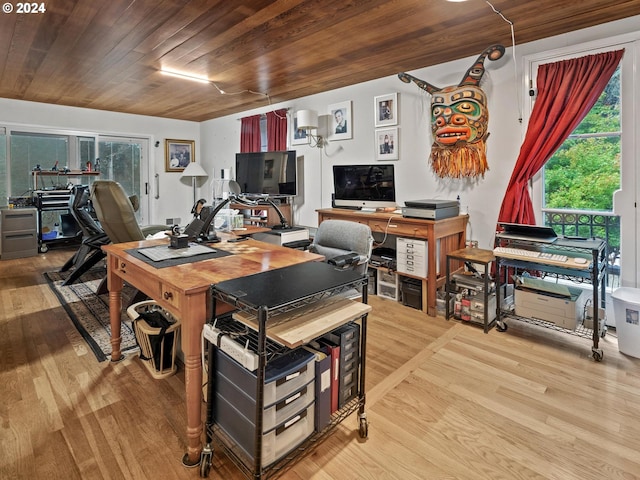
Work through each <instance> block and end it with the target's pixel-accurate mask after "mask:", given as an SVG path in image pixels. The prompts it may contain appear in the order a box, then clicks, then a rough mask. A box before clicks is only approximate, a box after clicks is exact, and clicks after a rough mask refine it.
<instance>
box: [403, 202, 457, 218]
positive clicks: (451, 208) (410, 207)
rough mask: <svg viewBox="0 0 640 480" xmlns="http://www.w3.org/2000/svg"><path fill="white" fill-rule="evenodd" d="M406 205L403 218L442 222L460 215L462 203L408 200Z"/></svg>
mask: <svg viewBox="0 0 640 480" xmlns="http://www.w3.org/2000/svg"><path fill="white" fill-rule="evenodd" d="M404 204H405V205H406V206H404V207H402V216H403V217H411V218H426V219H427V220H441V219H443V218H449V217H457V216H458V215H459V214H460V202H458V201H457V200H430V199H426V200H407V201H406V202H404Z"/></svg>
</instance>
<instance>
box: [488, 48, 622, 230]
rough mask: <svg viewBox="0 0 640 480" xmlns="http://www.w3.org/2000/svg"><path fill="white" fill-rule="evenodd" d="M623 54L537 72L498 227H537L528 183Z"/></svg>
mask: <svg viewBox="0 0 640 480" xmlns="http://www.w3.org/2000/svg"><path fill="white" fill-rule="evenodd" d="M623 53H624V50H616V51H611V52H605V53H599V54H595V55H587V56H585V57H580V58H573V59H570V60H563V61H560V62H554V63H548V64H545V65H541V66H540V67H539V68H538V76H537V88H538V98H537V99H536V102H535V104H534V106H533V110H532V112H531V118H530V119H529V126H528V127H527V133H526V135H525V139H524V142H523V143H522V146H521V147H520V153H519V155H518V159H517V161H516V165H515V167H514V170H513V173H512V174H511V179H510V180H509V184H508V186H507V191H506V193H505V196H504V199H503V200H502V206H501V207H500V214H499V216H498V221H499V222H511V223H523V224H530V225H535V223H536V220H535V214H534V211H533V205H532V203H531V197H530V195H529V189H528V183H529V180H531V178H533V176H534V175H535V174H536V173H537V172H538V171H539V170H540V169H541V168H542V167H543V166H544V164H545V163H546V162H547V160H549V158H551V156H552V155H553V154H554V153H555V151H556V150H557V149H558V148H559V147H560V146H561V145H562V143H563V142H564V141H565V140H566V139H567V137H568V136H569V135H570V134H571V132H573V130H574V129H575V128H576V127H577V126H578V124H579V123H580V122H581V121H582V119H583V118H584V117H585V115H586V114H587V113H588V112H589V110H591V108H592V107H593V105H594V104H595V103H596V101H597V100H598V98H599V97H600V94H601V93H602V92H603V90H604V88H605V87H606V86H607V83H608V82H609V80H610V79H611V76H612V75H613V73H614V72H615V70H616V68H617V66H618V63H620V59H621V58H622V55H623Z"/></svg>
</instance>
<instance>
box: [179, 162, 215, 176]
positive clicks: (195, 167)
mask: <svg viewBox="0 0 640 480" xmlns="http://www.w3.org/2000/svg"><path fill="white" fill-rule="evenodd" d="M182 176H183V177H208V176H209V174H208V173H207V172H206V171H205V169H204V168H202V167H201V166H200V164H199V163H196V162H190V163H189V165H187V166H186V167H185V169H184V170H183V171H182Z"/></svg>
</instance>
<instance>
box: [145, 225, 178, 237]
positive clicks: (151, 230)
mask: <svg viewBox="0 0 640 480" xmlns="http://www.w3.org/2000/svg"><path fill="white" fill-rule="evenodd" d="M140 230H142V233H143V234H144V236H145V237H147V236H148V235H154V234H156V233H158V232H162V231H167V232H168V231H169V230H171V227H169V226H168V225H145V226H144V227H140Z"/></svg>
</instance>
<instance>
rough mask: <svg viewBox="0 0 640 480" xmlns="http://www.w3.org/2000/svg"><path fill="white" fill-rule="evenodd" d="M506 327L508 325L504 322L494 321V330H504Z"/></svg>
mask: <svg viewBox="0 0 640 480" xmlns="http://www.w3.org/2000/svg"><path fill="white" fill-rule="evenodd" d="M507 328H509V326H508V325H507V324H506V323H504V322H498V323H496V330H498V331H499V332H506V331H507Z"/></svg>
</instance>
